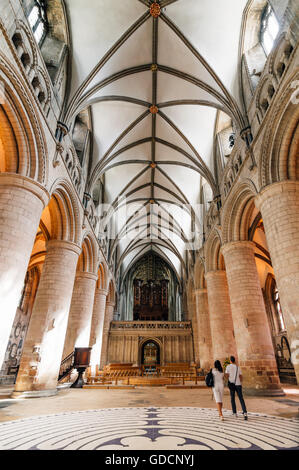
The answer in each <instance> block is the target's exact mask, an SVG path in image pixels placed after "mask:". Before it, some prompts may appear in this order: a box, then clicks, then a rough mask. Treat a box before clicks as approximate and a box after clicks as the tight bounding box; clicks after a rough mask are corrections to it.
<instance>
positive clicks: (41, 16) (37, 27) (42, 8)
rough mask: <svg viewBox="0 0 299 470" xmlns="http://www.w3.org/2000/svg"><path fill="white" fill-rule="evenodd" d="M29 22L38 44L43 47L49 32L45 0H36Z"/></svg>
mask: <svg viewBox="0 0 299 470" xmlns="http://www.w3.org/2000/svg"><path fill="white" fill-rule="evenodd" d="M28 21H29V24H30V26H31V29H32V31H33V34H34V37H35V40H36V42H37V44H39V45H41V44H42V42H43V40H44V39H45V37H46V34H47V30H48V21H47V7H46V1H45V0H35V1H34V5H33V8H32V9H31V11H30V13H29V16H28Z"/></svg>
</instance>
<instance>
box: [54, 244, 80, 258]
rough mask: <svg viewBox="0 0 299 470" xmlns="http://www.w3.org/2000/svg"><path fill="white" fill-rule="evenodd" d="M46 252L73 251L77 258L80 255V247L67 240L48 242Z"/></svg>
mask: <svg viewBox="0 0 299 470" xmlns="http://www.w3.org/2000/svg"><path fill="white" fill-rule="evenodd" d="M46 247H47V251H49V250H69V251H73V252H74V253H75V254H77V255H78V256H79V255H80V253H81V247H80V246H79V245H77V244H76V243H73V242H70V241H68V240H49V241H48V242H47V244H46Z"/></svg>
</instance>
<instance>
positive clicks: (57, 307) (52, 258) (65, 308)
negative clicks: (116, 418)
mask: <svg viewBox="0 0 299 470" xmlns="http://www.w3.org/2000/svg"><path fill="white" fill-rule="evenodd" d="M80 251H81V248H80V247H79V246H78V245H76V244H75V243H72V242H68V241H59V240H50V241H49V242H48V243H47V254H46V258H45V262H44V266H43V271H42V275H41V279H40V282H39V286H38V290H37V294H36V299H35V303H34V306H33V311H32V315H31V319H30V324H29V328H28V332H27V336H26V340H25V344H24V349H23V354H22V359H21V363H20V368H19V373H18V376H17V381H16V386H15V393H14V396H17V395H18V394H19V393H20V392H21V393H22V394H24V395H28V396H42V395H49V394H55V393H56V387H57V378H58V374H59V368H60V364H61V359H62V351H63V346H64V340H65V333H66V328H67V322H68V315H69V309H70V304H71V300H72V292H73V287H74V279H75V274H76V266H77V261H78V256H79V254H80ZM26 392H27V393H26Z"/></svg>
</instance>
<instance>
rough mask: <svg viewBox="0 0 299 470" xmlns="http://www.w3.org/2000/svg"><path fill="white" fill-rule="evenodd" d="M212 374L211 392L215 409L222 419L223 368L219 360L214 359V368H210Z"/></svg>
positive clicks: (222, 419)
mask: <svg viewBox="0 0 299 470" xmlns="http://www.w3.org/2000/svg"><path fill="white" fill-rule="evenodd" d="M212 374H213V377H214V387H213V394H214V398H215V401H216V404H217V409H218V413H219V417H220V419H221V421H224V417H223V415H222V403H223V391H224V382H223V377H224V374H223V369H222V365H221V362H220V361H218V360H217V361H215V363H214V368H213V369H212Z"/></svg>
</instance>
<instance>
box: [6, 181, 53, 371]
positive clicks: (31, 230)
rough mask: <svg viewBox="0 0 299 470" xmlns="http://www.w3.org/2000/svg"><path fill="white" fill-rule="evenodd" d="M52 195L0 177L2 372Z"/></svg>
mask: <svg viewBox="0 0 299 470" xmlns="http://www.w3.org/2000/svg"><path fill="white" fill-rule="evenodd" d="M48 201H49V194H48V193H47V191H46V190H45V189H44V188H43V187H42V186H41V185H40V184H39V183H37V182H35V181H33V180H31V179H29V178H26V177H24V176H20V175H14V174H10V173H0V315H1V317H0V318H1V328H0V368H1V364H2V362H3V360H4V355H5V351H6V347H7V343H8V340H9V335H10V332H11V328H12V325H13V321H14V318H15V314H16V310H17V307H18V303H19V300H20V297H21V293H22V289H23V285H24V279H25V275H26V271H27V268H28V263H29V260H30V256H31V252H32V248H33V244H34V240H35V236H36V233H37V230H38V226H39V222H40V218H41V214H42V211H43V209H44V208H45V206H46V205H47V203H48Z"/></svg>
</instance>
